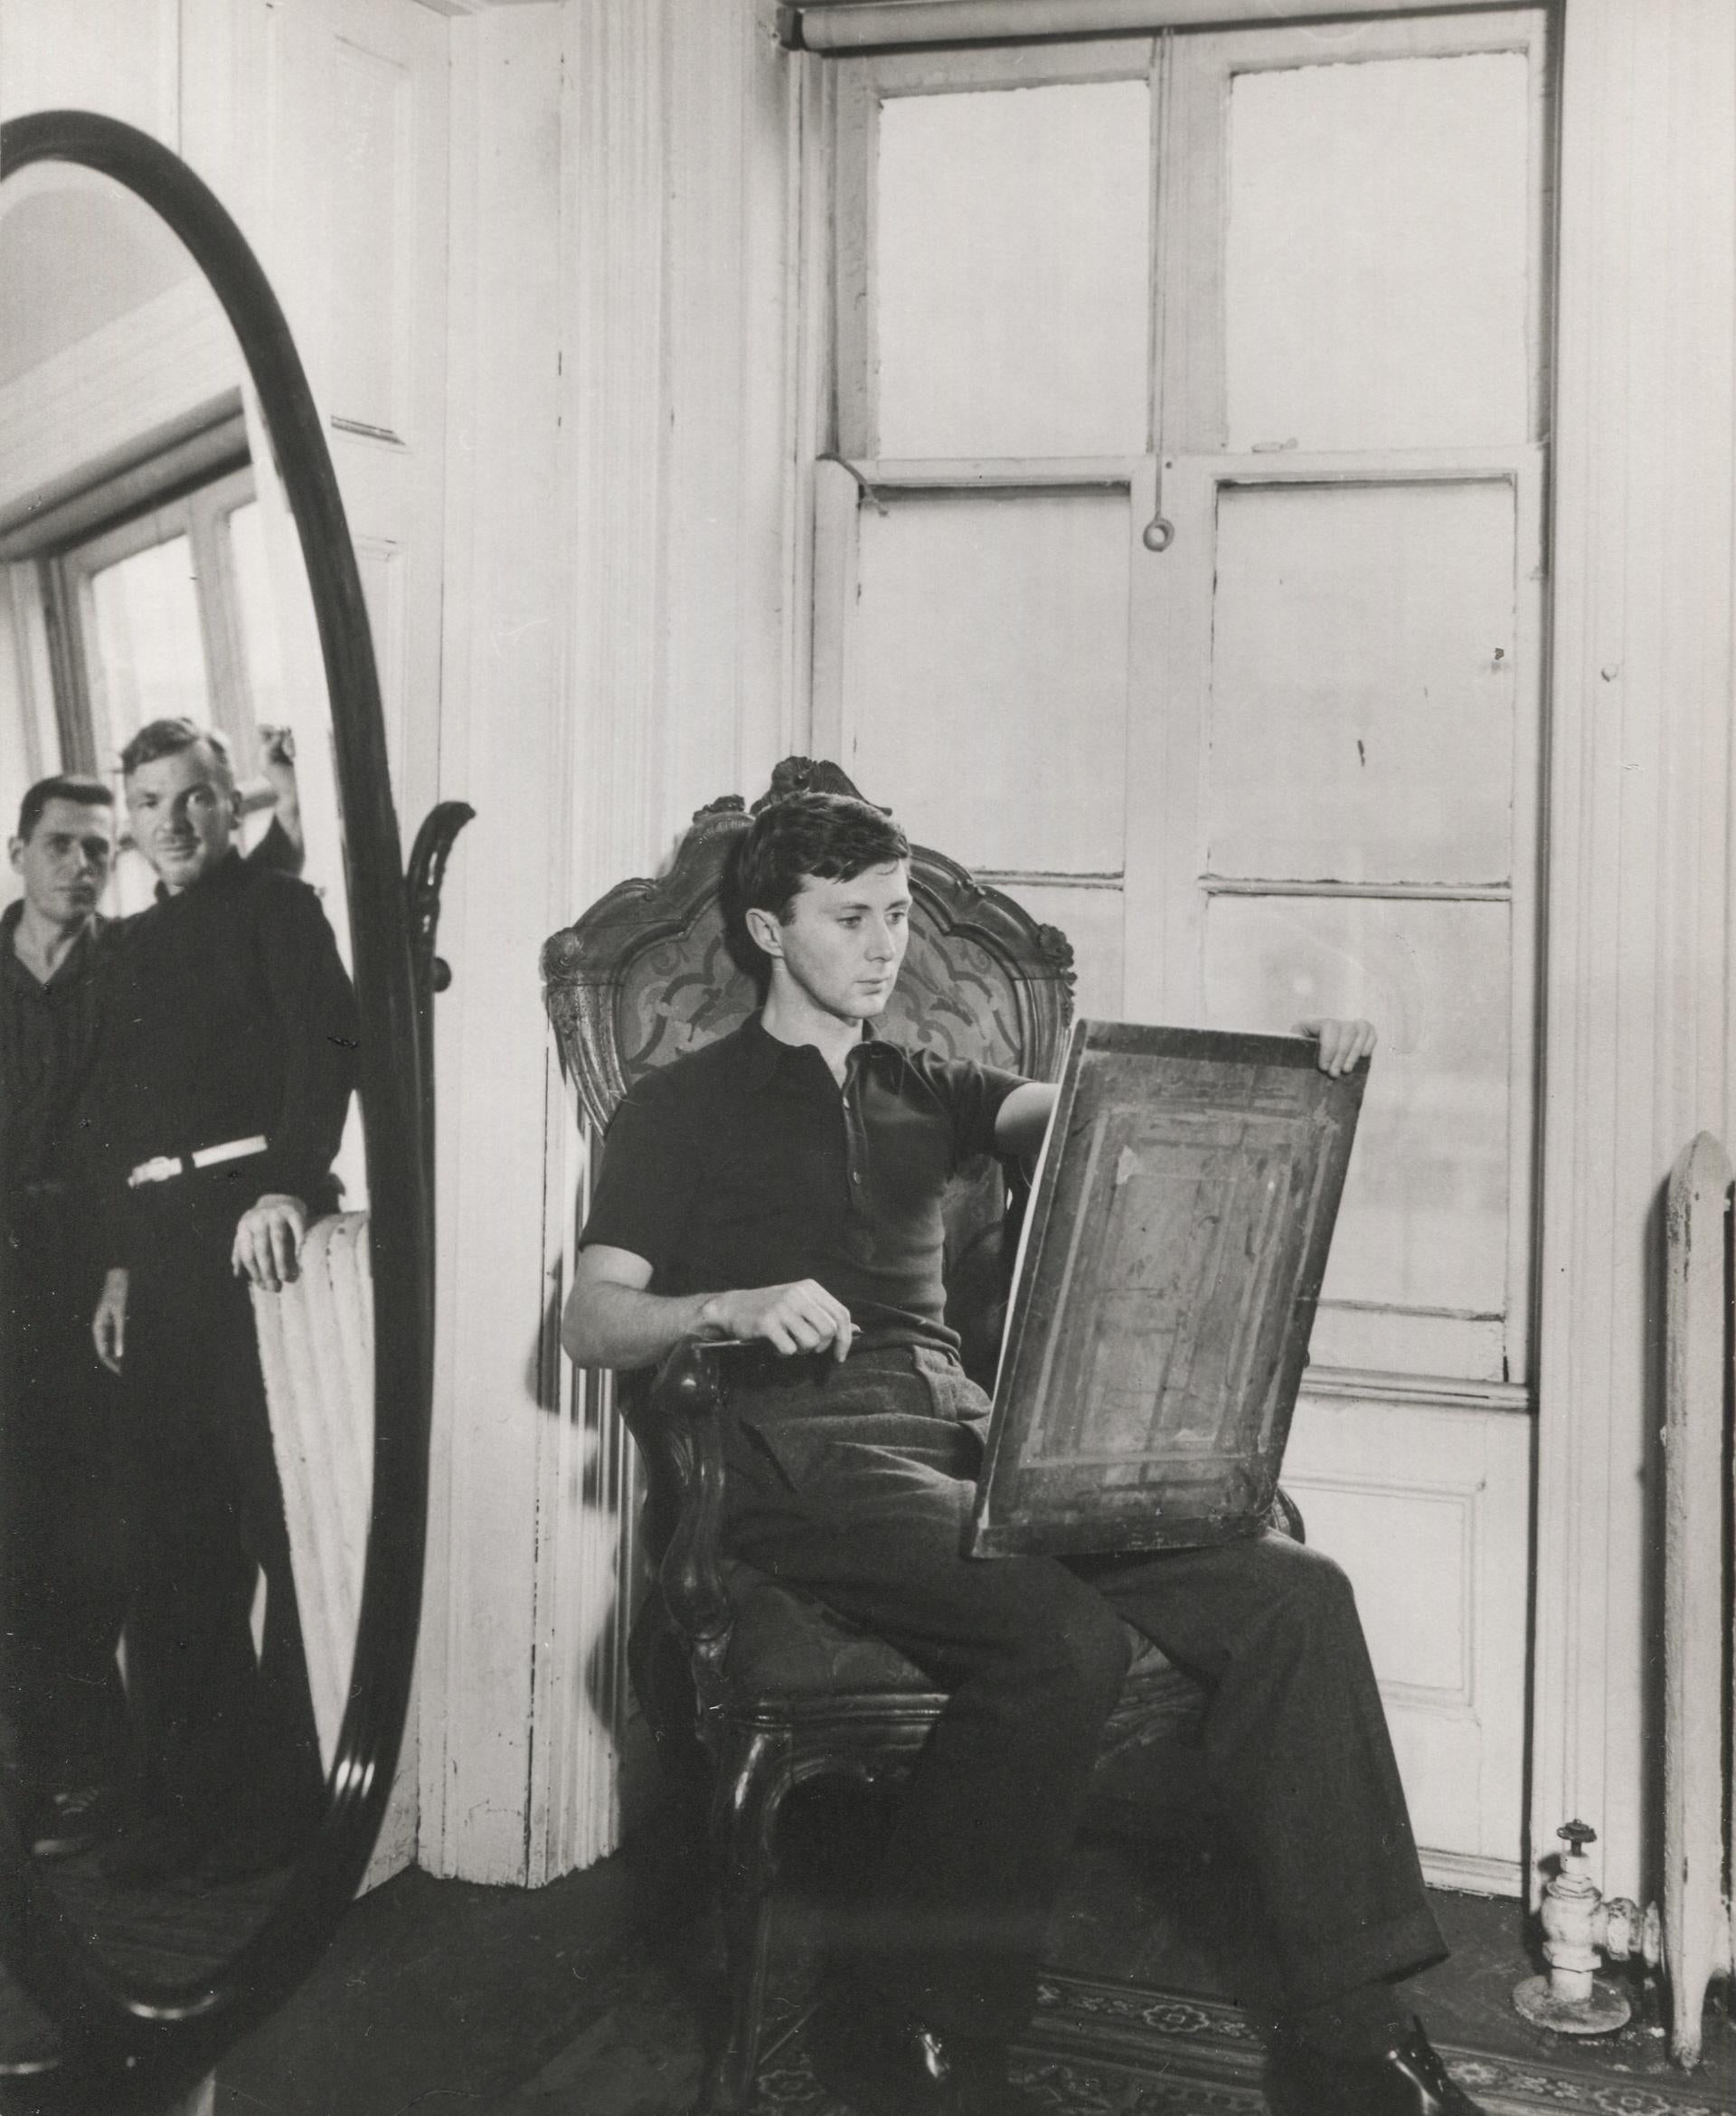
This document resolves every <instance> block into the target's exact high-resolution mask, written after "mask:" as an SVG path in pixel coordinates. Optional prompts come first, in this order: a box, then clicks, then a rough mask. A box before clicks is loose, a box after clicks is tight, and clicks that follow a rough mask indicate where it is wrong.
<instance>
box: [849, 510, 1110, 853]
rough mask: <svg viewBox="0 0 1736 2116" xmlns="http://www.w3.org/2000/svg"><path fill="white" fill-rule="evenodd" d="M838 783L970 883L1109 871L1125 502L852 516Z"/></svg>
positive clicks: (894, 511)
mask: <svg viewBox="0 0 1736 2116" xmlns="http://www.w3.org/2000/svg"><path fill="white" fill-rule="evenodd" d="M860 522H861V546H860V551H859V553H858V559H857V566H858V584H859V587H860V599H859V601H858V605H857V622H856V636H855V638H854V640H853V642H852V655H851V658H852V661H853V664H854V685H853V700H852V706H851V712H850V720H849V724H848V727H847V729H846V734H845V741H846V747H847V749H848V752H849V753H848V756H847V758H846V760H845V769H846V770H848V771H849V773H850V776H851V778H852V779H854V780H855V782H856V784H857V785H858V786H859V787H861V789H863V793H864V794H866V795H867V797H868V798H869V799H870V800H874V801H886V802H889V803H890V804H891V805H892V807H893V808H896V809H897V811H898V814H899V818H900V820H901V822H902V823H903V825H904V827H905V828H906V829H907V830H908V831H909V832H910V836H912V837H913V838H916V839H918V840H919V841H920V843H922V844H924V845H937V846H939V849H940V850H941V851H943V852H946V853H948V854H950V855H952V856H953V857H954V858H955V859H961V860H963V861H964V862H965V863H966V864H967V865H969V866H973V867H997V868H1014V869H1024V870H1026V871H1030V870H1033V869H1038V870H1042V871H1043V872H1045V873H1062V874H1112V873H1118V872H1119V871H1120V867H1121V845H1122V806H1123V790H1122V774H1121V773H1120V771H1119V770H1118V768H1117V765H1116V760H1117V759H1118V758H1119V757H1120V756H1122V755H1123V754H1124V752H1125V748H1126V739H1127V737H1126V722H1127V675H1126V661H1127V498H1126V496H1125V495H1124V494H1116V495H1112V496H1110V495H1099V494H1082V493H1069V494H1045V495H1043V496H1040V497H1039V496H1030V495H1024V496H1017V497H1013V496H1001V497H996V498H988V497H978V496H971V497H954V496H947V497H934V498H927V499H899V500H892V501H891V502H890V503H889V504H888V505H887V510H886V512H885V513H884V514H883V515H882V514H879V513H876V512H875V511H874V509H873V508H872V507H863V510H862V513H861V516H860Z"/></svg>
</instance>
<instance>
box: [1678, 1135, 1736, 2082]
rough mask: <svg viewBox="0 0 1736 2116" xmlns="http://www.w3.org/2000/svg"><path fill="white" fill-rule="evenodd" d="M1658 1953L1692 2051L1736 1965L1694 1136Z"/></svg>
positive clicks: (1728, 1492)
mask: <svg viewBox="0 0 1736 2116" xmlns="http://www.w3.org/2000/svg"><path fill="white" fill-rule="evenodd" d="M1665 1245H1666V1269H1667V1283H1668V1290H1667V1295H1666V1303H1665V1329H1666V1353H1665V1422H1664V1451H1665V1489H1664V1508H1665V1532H1664V1639H1665V1672H1664V1887H1663V1904H1662V1926H1663V1932H1662V1938H1663V1955H1664V1966H1665V1970H1666V1971H1667V1974H1668V1978H1669V1985H1670V2009H1671V2027H1670V2036H1671V2040H1670V2048H1671V2055H1673V2056H1674V2057H1675V2060H1676V2062H1677V2063H1678V2064H1694V2062H1695V2061H1696V2059H1697V2058H1698V2057H1699V2055H1700V2021H1701V2014H1702V2011H1703V2007H1704V2004H1705V1995H1706V1987H1707V1985H1708V1984H1709V1983H1710V1982H1711V1981H1712V1979H1713V1977H1715V1976H1729V1975H1731V1971H1732V1966H1733V1965H1736V1896H1733V1895H1732V1889H1731V1788H1730V1781H1729V1776H1728V1771H1729V1758H1730V1747H1729V1713H1730V1700H1731V1684H1732V1682H1736V1636H1733V1635H1732V1634H1733V1632H1736V1623H1733V1622H1732V1615H1733V1612H1732V1611H1731V1605H1730V1590H1729V1582H1730V1571H1729V1566H1730V1562H1731V1561H1730V1538H1731V1516H1732V1508H1733V1507H1736V1485H1733V1484H1732V1480H1731V1452H1730V1437H1729V1436H1730V1405H1731V1381H1732V1373H1731V1353H1732V1346H1731V1328H1730V1288H1731V1262H1730V1256H1731V1166H1730V1157H1729V1156H1728V1155H1727V1154H1726V1153H1725V1151H1724V1149H1723V1148H1722V1146H1721V1145H1720V1144H1719V1142H1718V1140H1717V1139H1715V1138H1712V1135H1711V1133H1709V1132H1702V1133H1701V1134H1700V1136H1699V1138H1696V1139H1695V1140H1694V1144H1693V1145H1692V1146H1690V1147H1688V1148H1685V1149H1684V1152H1683V1154H1682V1156H1681V1158H1680V1159H1679V1160H1678V1161H1677V1162H1676V1164H1675V1168H1674V1170H1673V1171H1672V1172H1671V1176H1670V1186H1669V1195H1668V1201H1667V1204H1666V1207H1665Z"/></svg>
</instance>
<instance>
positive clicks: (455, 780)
mask: <svg viewBox="0 0 1736 2116" xmlns="http://www.w3.org/2000/svg"><path fill="white" fill-rule="evenodd" d="M429 19H430V20H431V19H432V18H431V17H430V18H429ZM450 35H451V40H452V41H451V55H452V67H453V71H452V89H453V95H452V110H453V134H452V157H451V165H450V166H451V174H452V180H453V188H452V218H451V249H450V258H449V270H448V279H449V287H450V321H451V335H450V365H449V381H450V387H449V390H448V393H447V396H446V397H445V399H444V400H443V401H442V403H441V404H440V405H439V407H434V408H432V409H433V410H434V411H435V412H436V415H437V416H438V415H439V414H441V413H443V414H444V419H445V431H444V435H443V443H444V447H445V449H446V451H447V455H448V461H449V465H450V473H449V475H450V485H449V503H450V504H449V505H448V509H447V515H446V531H447V533H446V543H445V552H444V572H445V579H446V582H447V593H446V604H445V613H444V614H445V627H444V639H443V655H444V666H443V675H442V679H441V701H440V734H439V792H440V793H441V794H442V795H446V796H449V797H451V798H462V799H464V800H467V801H468V802H469V803H470V804H471V805H472V806H473V807H474V808H475V809H476V821H475V822H474V823H473V824H471V825H470V826H469V828H468V830H467V833H466V835H465V836H463V837H462V838H460V840H459V841H458V850H457V852H456V854H455V855H454V858H453V862H452V866H451V868H450V870H449V873H448V882H447V889H446V896H445V907H444V911H443V914H442V925H441V946H442V952H443V953H444V954H445V955H447V956H448V959H450V961H451V963H452V966H453V971H454V982H453V985H452V988H451V990H450V992H449V993H448V995H447V996H446V997H444V998H442V1000H441V1001H440V1003H439V1051H438V1053H437V1061H436V1062H437V1066H438V1078H439V1094H440V1110H441V1130H440V1138H439V1163H438V1171H437V1177H438V1187H439V1215H440V1248H439V1260H438V1262H439V1274H440V1280H439V1284H440V1299H439V1313H438V1323H437V1327H438V1337H437V1346H436V1375H437V1379H436V1394H435V1447H434V1462H433V1505H432V1510H431V1518H430V1535H429V1574H428V1595H427V1601H426V1605H425V1615H424V1626H423V1658H422V1689H421V1707H422V1716H421V1731H422V1831H421V1839H420V1858H421V1863H422V1864H423V1865H424V1866H428V1867H429V1869H430V1870H432V1871H433V1872H436V1873H439V1874H446V1875H461V1876H463V1877H464V1878H467V1879H470V1880H481V1881H494V1882H518V1883H523V1882H526V1881H533V1880H537V1879H541V1878H542V1877H544V1866H543V1858H544V1854H543V1849H542V1842H541V1839H542V1837H543V1835H544V1834H545V1818H544V1816H543V1814H542V1809H541V1807H540V1806H539V1802H541V1803H542V1804H543V1805H545V1804H546V1777H547V1773H546V1771H545V1770H543V1771H541V1773H540V1774H539V1765H538V1762H537V1761H536V1754H535V1749H534V1744H535V1743H537V1742H539V1741H541V1739H542V1735H543V1733H544V1730H545V1722H546V1719H547V1712H546V1705H547V1696H548V1692H549V1689H550V1686H551V1685H550V1676H549V1670H550V1668H551V1667H552V1665H553V1664H554V1662H555V1661H557V1660H558V1661H560V1662H561V1663H564V1664H565V1665H567V1666H569V1667H573V1668H574V1669H575V1670H577V1671H578V1672H577V1675H576V1686H577V1688H578V1690H579V1693H580V1696H582V1694H583V1683H582V1672H583V1671H582V1663H583V1660H584V1650H583V1647H582V1645H581V1642H580V1638H579V1635H578V1630H577V1628H576V1627H575V1626H571V1625H569V1624H566V1623H564V1622H563V1621H562V1619H561V1609H560V1604H559V1600H558V1597H556V1596H555V1595H554V1594H553V1593H552V1585H551V1579H550V1573H551V1563H552V1557H553V1559H556V1560H558V1559H559V1557H560V1556H561V1551H562V1548H563V1539H562V1538H561V1535H560V1533H559V1531H558V1529H556V1528H554V1527H552V1525H551V1524H552V1518H553V1517H554V1516H558V1515H559V1514H560V1512H561V1509H562V1508H563V1507H565V1506H566V1505H567V1504H568V1503H569V1502H571V1505H572V1506H574V1507H579V1508H580V1509H582V1507H583V1505H584V1498H583V1488H582V1487H583V1479H582V1476H581V1475H580V1474H579V1472H578V1470H577V1469H576V1468H575V1467H574V1466H573V1465H572V1463H571V1459H570V1458H568V1457H567V1456H566V1455H565V1453H564V1450H566V1449H567V1448H568V1445H569V1436H568V1434H567V1432H566V1430H565V1422H564V1421H563V1419H562V1417H561V1409H560V1403H559V1395H558V1389H557V1387H556V1385H555V1382H554V1378H553V1365H552V1357H551V1352H550V1333H551V1330H552V1321H553V1318H552V1298H553V1294H552V1289H551V1288H550V1287H549V1285H548V1284H547V1282H546V1280H545V1278H544V1273H543V1252H544V1218H545V1199H546V1185H547V1182H548V1180H549V1170H550V1167H551V1166H552V1160H551V1148H550V1144H549V1140H548V1137H547V1121H546V1110H547V1107H548V1095H549V1087H548V1072H549V1042H548V1033H547V1028H546V1025H545V1022H544V1018H543V1014H542V996H541V992H540V989H539V987H538V981H537V967H536V964H537V949H538V946H539V944H540V942H541V940H542V935H543V934H544V933H546V932H547V931H548V930H550V929H551V927H552V925H553V924H554V922H555V921H556V919H557V918H558V917H559V916H560V915H561V913H562V912H563V911H564V909H565V905H564V883H563V874H562V868H563V864H564V853H565V846H564V842H563V837H562V836H561V834H560V833H559V832H558V830H557V818H558V816H559V811H560V803H559V800H558V797H557V794H556V791H555V787H556V782H557V780H558V779H559V776H560V764H559V761H558V760H559V756H560V745H561V735H560V721H561V712H560V707H559V694H560V679H561V658H562V649H561V633H562V623H563V617H562V614H561V613H562V591H563V581H562V578H561V545H562V534H561V508H560V495H559V477H560V470H559V467H558V466H559V463H560V445H561V437H560V423H559V422H560V409H561V375H560V372H559V367H560V357H561V327H560V326H561V316H560V293H559V289H560V285H561V264H560V246H561V240H562V235H563V230H562V228H561V217H560V206H561V198H560V156H561V13H560V10H559V9H558V8H556V7H554V6H552V5H529V6H520V7H514V8H511V9H507V10H504V11H500V12H498V13H489V14H483V15H478V16H476V17H472V18H467V19H464V20H460V21H455V22H454V23H453V24H451V28H450ZM413 410H414V407H413V406H412V411H413ZM358 445H368V446H379V445H381V444H378V443H364V442H360V441H358ZM413 555H414V554H412V556H413ZM551 1554H552V1557H551Z"/></svg>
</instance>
